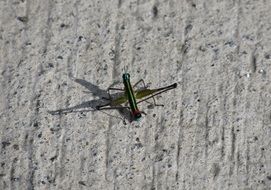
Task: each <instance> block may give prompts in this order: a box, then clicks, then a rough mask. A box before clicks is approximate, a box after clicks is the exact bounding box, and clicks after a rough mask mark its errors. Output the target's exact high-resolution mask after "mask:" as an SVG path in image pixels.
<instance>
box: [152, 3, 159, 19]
mask: <svg viewBox="0 0 271 190" xmlns="http://www.w3.org/2000/svg"><path fill="white" fill-rule="evenodd" d="M152 14H153V17H154V18H156V17H157V15H158V9H157V7H156V6H155V5H154V6H153V7H152Z"/></svg>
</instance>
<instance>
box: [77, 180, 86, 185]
mask: <svg viewBox="0 0 271 190" xmlns="http://www.w3.org/2000/svg"><path fill="white" fill-rule="evenodd" d="M78 184H79V185H83V186H86V184H85V182H83V181H78Z"/></svg>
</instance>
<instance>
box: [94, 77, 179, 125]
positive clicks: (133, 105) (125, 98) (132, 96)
mask: <svg viewBox="0 0 271 190" xmlns="http://www.w3.org/2000/svg"><path fill="white" fill-rule="evenodd" d="M122 78H123V84H124V89H120V88H108V94H109V99H108V100H109V101H110V102H109V103H107V104H105V105H101V106H97V109H98V110H102V109H119V108H129V109H130V110H131V114H132V116H133V119H134V120H138V119H140V118H141V117H142V113H144V112H143V111H139V109H138V107H137V105H138V104H139V103H141V102H144V101H147V100H148V99H150V98H152V99H153V101H154V105H155V106H164V105H162V104H156V101H155V99H154V97H155V96H157V95H158V94H161V93H163V92H166V91H168V90H171V89H174V88H176V87H177V83H174V84H172V85H169V86H166V87H162V88H157V89H148V88H147V87H146V85H145V82H144V81H143V80H142V79H141V80H139V81H138V82H137V83H136V84H135V85H134V86H133V87H132V85H131V83H130V74H129V73H124V74H123V75H122ZM139 83H143V85H144V88H143V89H139V90H133V88H134V87H135V86H137V85H138V84H139ZM111 90H118V91H122V92H124V94H123V95H122V96H119V97H117V98H112V97H111V94H110V93H109V91H111ZM137 100H139V101H137ZM125 103H129V106H125V107H123V106H121V105H122V104H125ZM120 106H121V107H120ZM144 114H145V113H144Z"/></svg>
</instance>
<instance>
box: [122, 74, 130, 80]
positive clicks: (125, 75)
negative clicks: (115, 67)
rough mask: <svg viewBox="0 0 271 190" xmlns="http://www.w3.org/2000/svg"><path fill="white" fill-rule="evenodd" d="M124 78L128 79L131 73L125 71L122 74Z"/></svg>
mask: <svg viewBox="0 0 271 190" xmlns="http://www.w3.org/2000/svg"><path fill="white" fill-rule="evenodd" d="M122 78H123V79H124V80H127V79H129V78H130V74H129V73H124V74H123V75H122Z"/></svg>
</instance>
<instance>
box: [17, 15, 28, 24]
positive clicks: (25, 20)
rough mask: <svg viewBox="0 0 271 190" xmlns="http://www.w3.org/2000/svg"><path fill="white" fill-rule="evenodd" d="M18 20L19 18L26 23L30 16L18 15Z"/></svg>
mask: <svg viewBox="0 0 271 190" xmlns="http://www.w3.org/2000/svg"><path fill="white" fill-rule="evenodd" d="M17 20H19V21H21V22H23V23H26V22H27V21H28V17H26V16H18V17H17Z"/></svg>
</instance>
